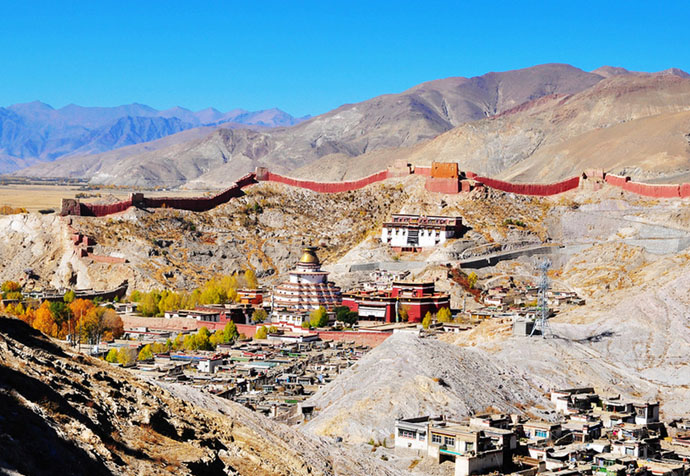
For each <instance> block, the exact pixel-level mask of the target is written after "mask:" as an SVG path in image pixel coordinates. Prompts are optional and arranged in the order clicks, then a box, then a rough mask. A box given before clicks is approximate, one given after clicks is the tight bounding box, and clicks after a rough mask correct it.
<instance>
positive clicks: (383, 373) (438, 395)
mask: <svg viewBox="0 0 690 476" xmlns="http://www.w3.org/2000/svg"><path fill="white" fill-rule="evenodd" d="M308 403H310V404H313V405H314V406H315V407H316V408H317V409H320V411H319V412H318V413H317V415H316V416H315V417H314V418H313V419H312V420H310V421H309V422H308V423H307V424H306V425H305V430H307V431H310V432H313V433H315V434H317V435H323V436H339V435H344V437H345V439H346V441H348V442H350V443H363V442H367V441H369V440H370V439H372V438H373V439H374V440H375V441H383V439H384V438H388V439H389V440H390V439H391V438H392V437H391V435H392V433H393V428H394V424H395V419H396V418H403V417H404V418H411V417H415V416H419V415H441V414H446V415H452V416H453V417H454V418H460V417H463V416H468V415H470V414H472V413H476V412H481V411H483V410H487V409H489V410H491V408H495V409H498V410H501V411H505V412H512V413H521V411H522V410H521V409H522V408H523V407H529V406H533V405H536V406H538V407H539V408H542V409H544V410H546V409H547V406H548V403H547V400H546V399H545V397H544V395H543V393H542V392H540V391H539V389H538V387H537V385H535V384H534V383H533V381H530V377H529V376H528V375H527V374H523V373H521V372H519V371H517V370H516V369H514V368H512V367H511V366H510V365H509V364H508V363H507V362H502V361H501V362H497V361H496V359H487V358H486V355H485V354H483V353H482V352H478V351H475V350H473V349H467V348H460V347H457V346H453V345H450V344H447V343H445V342H441V341H438V340H437V339H436V338H433V337H426V338H421V337H419V336H418V335H417V334H416V332H414V331H408V332H399V333H395V334H393V335H392V336H391V337H389V338H388V339H386V340H385V341H384V342H383V343H382V344H380V345H379V346H377V347H376V348H374V350H372V351H371V352H369V353H368V354H367V355H366V356H364V357H363V358H362V359H361V360H360V361H359V362H357V363H356V364H355V365H354V366H352V367H351V368H349V369H348V370H347V371H345V372H344V373H343V374H341V375H340V376H339V377H338V378H337V379H336V380H334V381H333V382H331V383H329V384H328V385H327V386H325V387H323V388H322V389H321V390H319V391H318V392H317V393H316V394H315V395H314V396H313V397H311V398H310V399H309V400H308Z"/></svg>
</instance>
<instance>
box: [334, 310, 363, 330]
mask: <svg viewBox="0 0 690 476" xmlns="http://www.w3.org/2000/svg"><path fill="white" fill-rule="evenodd" d="M334 311H335V319H336V320H337V321H340V322H342V323H344V324H347V325H349V326H352V325H353V324H354V323H356V322H357V320H359V314H357V313H356V312H353V311H350V308H349V307H347V306H338V307H336V308H335V309H334Z"/></svg>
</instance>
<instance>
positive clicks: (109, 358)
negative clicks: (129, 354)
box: [105, 348, 117, 364]
mask: <svg viewBox="0 0 690 476" xmlns="http://www.w3.org/2000/svg"><path fill="white" fill-rule="evenodd" d="M105 360H106V362H110V363H111V364H114V363H116V362H117V349H115V348H113V349H110V350H109V351H108V355H106V356H105Z"/></svg>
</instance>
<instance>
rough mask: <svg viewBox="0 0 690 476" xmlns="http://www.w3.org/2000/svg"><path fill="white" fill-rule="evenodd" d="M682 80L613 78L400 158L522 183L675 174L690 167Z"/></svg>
mask: <svg viewBox="0 0 690 476" xmlns="http://www.w3.org/2000/svg"><path fill="white" fill-rule="evenodd" d="M686 76H687V75H682V74H680V73H678V74H655V75H650V74H619V75H614V76H612V77H610V78H608V79H606V80H603V81H601V82H599V83H598V84H596V85H595V86H593V87H592V88H589V89H587V90H585V91H582V92H580V93H578V94H574V95H570V96H560V95H552V96H548V97H544V98H541V99H538V100H536V101H532V102H530V103H526V104H524V105H521V106H519V107H517V108H515V109H513V110H511V111H507V112H505V113H504V114H501V115H498V116H496V117H492V118H489V119H485V120H482V121H475V122H472V123H468V124H465V125H462V126H459V127H457V128H455V129H453V130H451V131H449V132H447V133H445V134H442V135H440V136H439V137H437V138H435V139H434V140H432V141H430V142H429V143H427V144H424V145H423V146H421V147H417V148H415V149H414V150H408V151H406V153H404V154H402V156H403V157H405V158H407V159H408V160H409V161H411V162H413V163H430V162H431V161H433V160H438V161H449V162H458V163H460V164H461V167H462V168H463V169H465V170H472V171H475V172H479V173H483V174H488V175H490V176H502V177H505V178H509V179H516V180H519V181H525V182H527V181H535V182H539V181H553V180H557V179H561V178H564V177H566V176H571V175H574V174H578V173H580V172H581V171H582V170H583V169H585V168H588V167H600V168H604V169H606V170H614V171H618V170H621V169H626V170H628V171H630V170H633V171H634V170H635V169H643V170H646V171H649V172H650V174H649V177H656V176H673V175H676V174H678V172H679V171H688V170H690V143H689V139H688V137H689V136H688V134H690V122H689V119H690V115H689V114H690V79H689V78H688V77H686ZM399 156H400V155H399ZM394 158H395V156H394V154H391V155H390V156H389V157H388V158H387V159H388V161H389V162H390V161H391V160H393V159H394ZM359 160H365V158H360V159H359ZM383 162H384V163H385V162H386V160H385V158H384V160H383ZM353 168H355V169H356V168H357V167H356V165H355V166H354V167H353ZM642 178H648V177H644V176H643V177H642Z"/></svg>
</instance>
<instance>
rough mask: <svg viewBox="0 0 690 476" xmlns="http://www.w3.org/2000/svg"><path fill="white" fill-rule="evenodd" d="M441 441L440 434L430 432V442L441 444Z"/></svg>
mask: <svg viewBox="0 0 690 476" xmlns="http://www.w3.org/2000/svg"><path fill="white" fill-rule="evenodd" d="M441 441H442V440H441V435H437V434H435V433H432V434H431V442H432V443H436V444H437V445H440V444H441Z"/></svg>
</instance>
